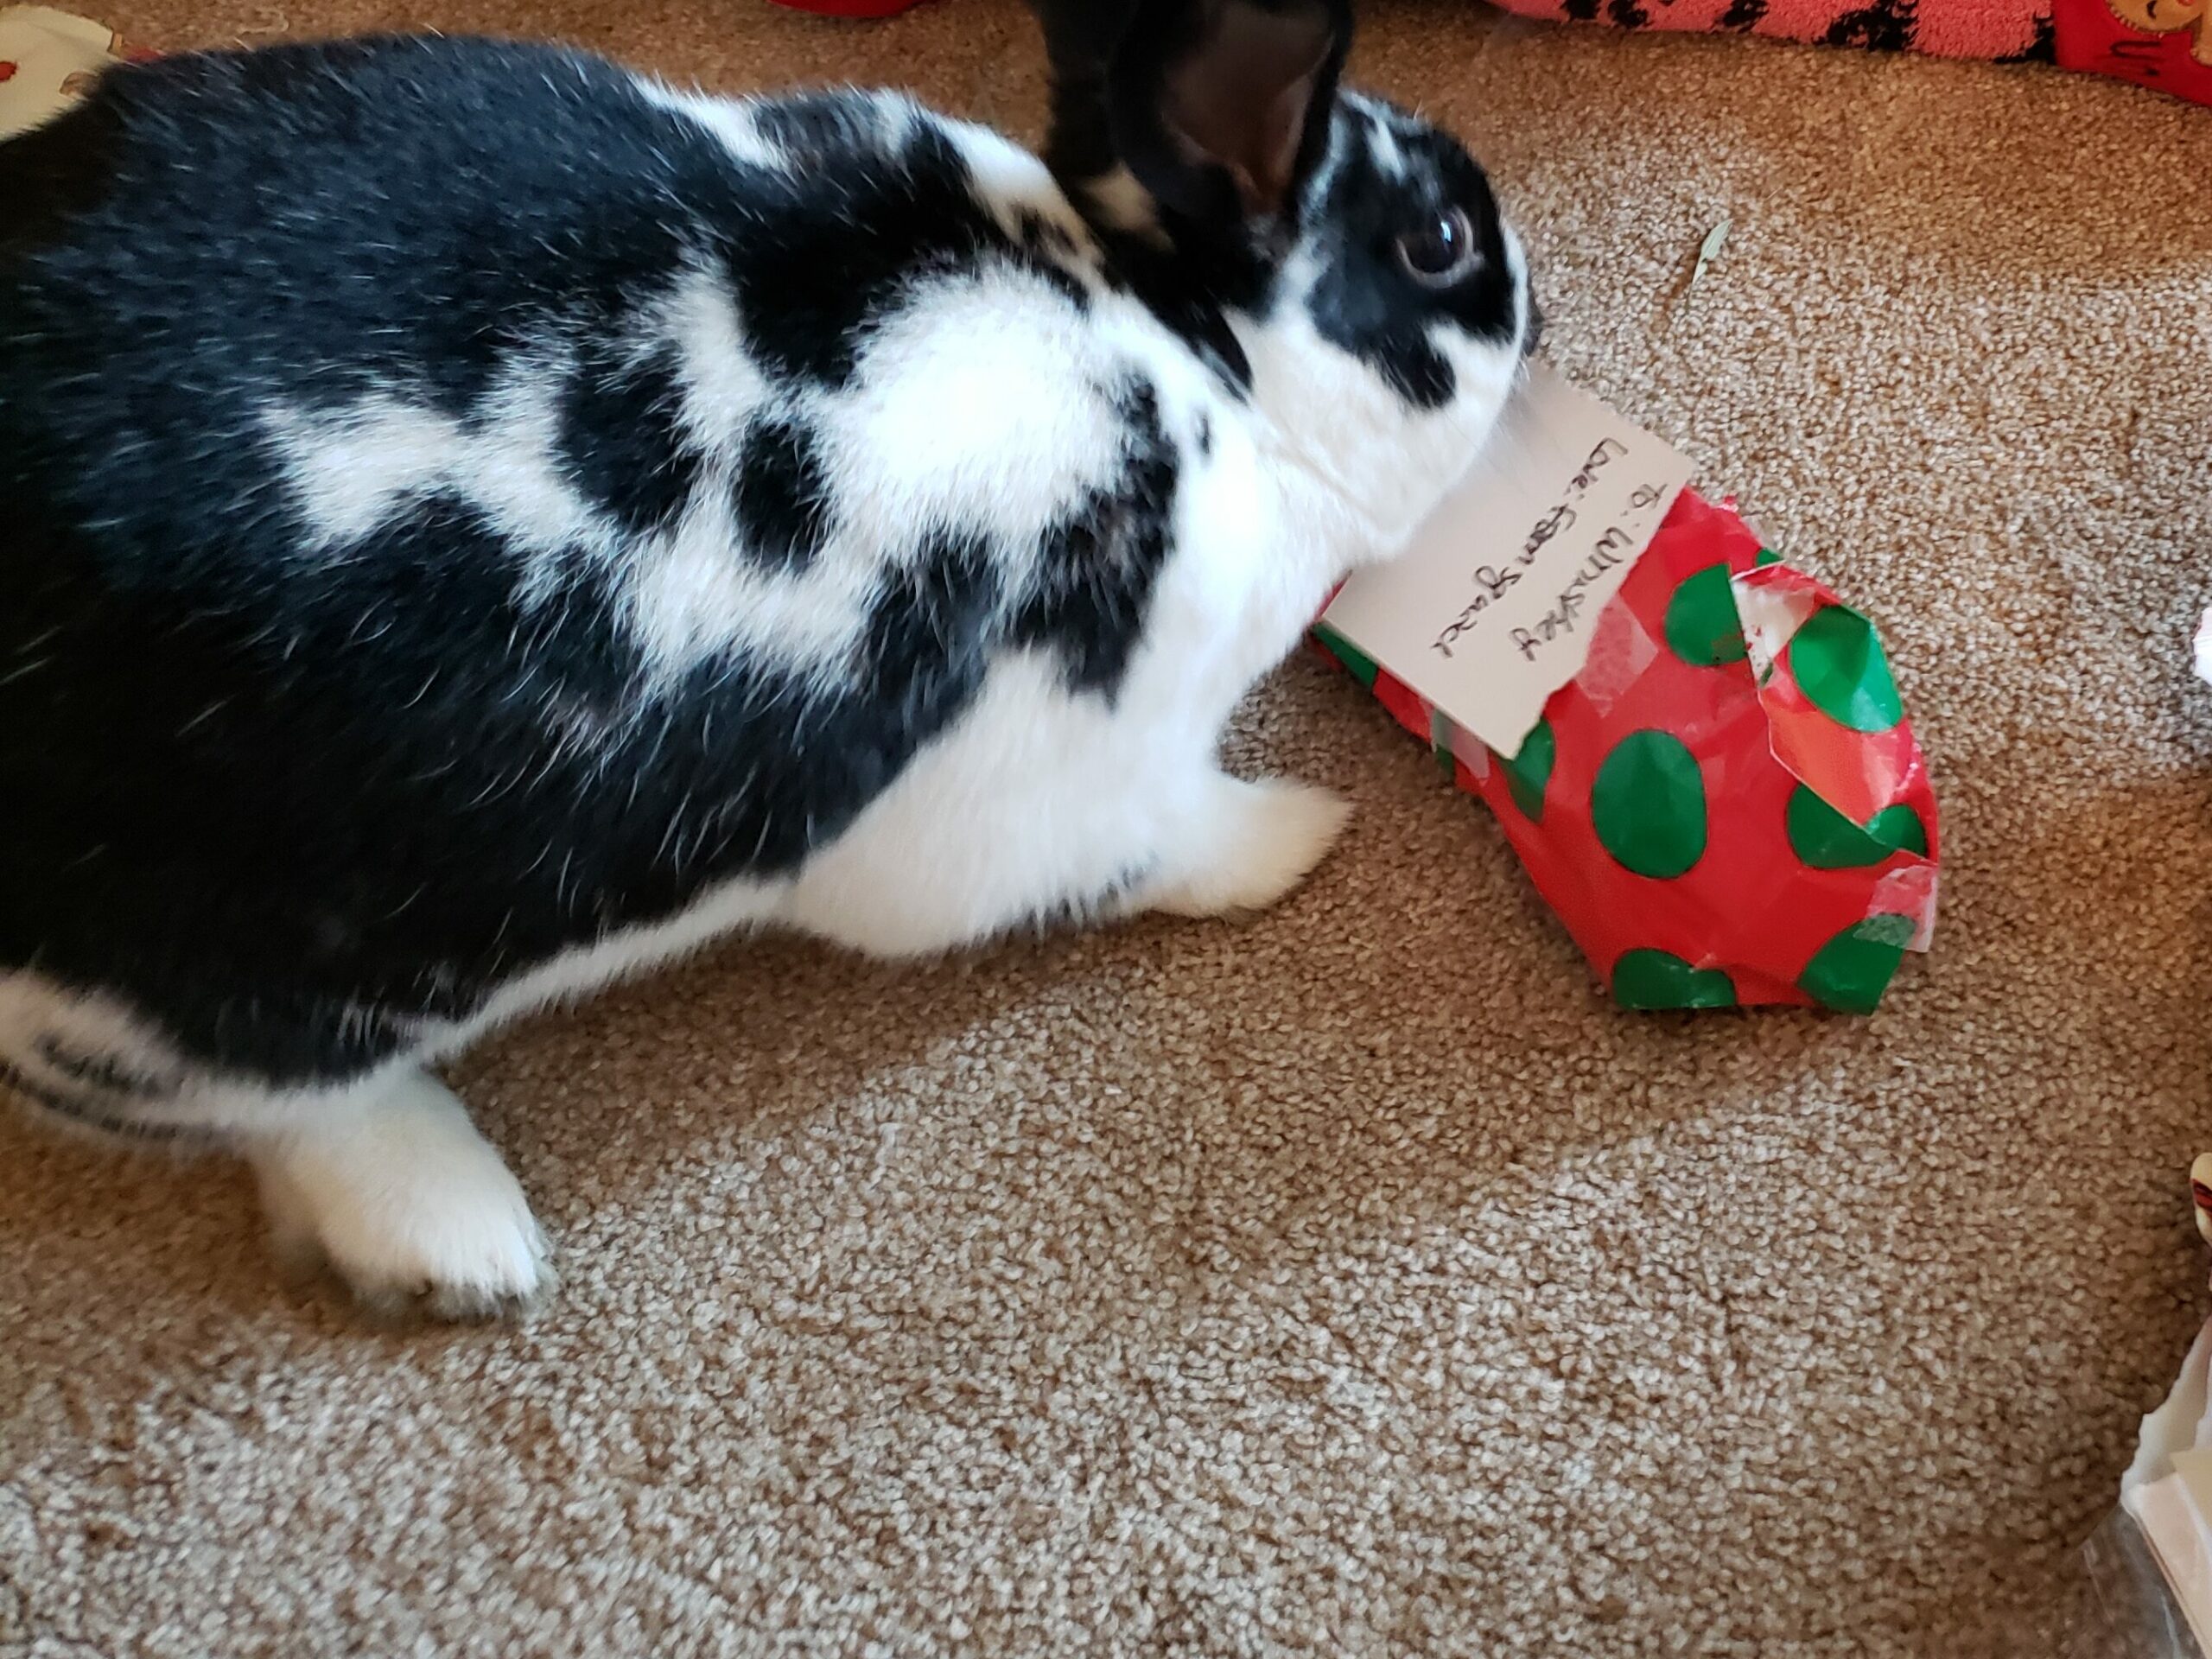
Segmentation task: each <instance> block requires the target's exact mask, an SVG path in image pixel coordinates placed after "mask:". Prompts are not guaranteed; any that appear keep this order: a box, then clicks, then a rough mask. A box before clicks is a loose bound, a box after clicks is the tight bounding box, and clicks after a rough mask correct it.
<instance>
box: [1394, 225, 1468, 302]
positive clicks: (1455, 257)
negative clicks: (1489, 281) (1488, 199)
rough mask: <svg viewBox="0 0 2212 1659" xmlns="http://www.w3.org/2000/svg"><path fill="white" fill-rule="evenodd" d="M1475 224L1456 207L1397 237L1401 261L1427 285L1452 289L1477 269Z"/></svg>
mask: <svg viewBox="0 0 2212 1659" xmlns="http://www.w3.org/2000/svg"><path fill="white" fill-rule="evenodd" d="M1477 255H1478V249H1477V248H1476V246H1475V227H1474V226H1471V225H1470V224H1469V223H1468V222H1467V216H1466V214H1465V213H1461V212H1460V211H1459V209H1458V208H1457V207H1453V208H1451V209H1449V210H1448V211H1446V212H1444V213H1439V214H1437V215H1436V216H1435V217H1434V218H1433V219H1430V220H1429V221H1428V223H1427V224H1426V225H1424V226H1421V229H1419V230H1417V231H1408V232H1406V234H1405V235H1403V236H1402V237H1400V238H1398V263H1399V264H1402V265H1403V266H1404V267H1405V268H1406V274H1407V275H1408V276H1409V277H1412V278H1413V279H1414V281H1415V282H1417V283H1421V285H1422V286H1423V287H1424V288H1449V287H1451V286H1452V283H1456V282H1458V281H1459V279H1460V278H1461V277H1465V275H1466V274H1467V273H1468V271H1469V270H1472V269H1473V268H1474V264H1475V259H1476V257H1477Z"/></svg>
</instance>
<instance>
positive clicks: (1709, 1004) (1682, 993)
mask: <svg viewBox="0 0 2212 1659" xmlns="http://www.w3.org/2000/svg"><path fill="white" fill-rule="evenodd" d="M1613 1001H1616V1002H1618V1004H1620V1006H1621V1007H1624V1008H1732V1007H1735V1006H1736V987H1735V985H1734V983H1733V982H1731V981H1730V979H1729V977H1728V976H1727V975H1726V974H1724V973H1722V972H1721V971H1720V969H1718V968H1693V967H1691V966H1690V965H1689V963H1687V962H1684V961H1683V960H1682V959H1681V957H1678V956H1675V955H1674V954H1673V953H1672V952H1671V951H1667V950H1624V951H1623V952H1622V953H1621V958H1620V960H1619V961H1618V962H1616V963H1614V964H1613Z"/></svg>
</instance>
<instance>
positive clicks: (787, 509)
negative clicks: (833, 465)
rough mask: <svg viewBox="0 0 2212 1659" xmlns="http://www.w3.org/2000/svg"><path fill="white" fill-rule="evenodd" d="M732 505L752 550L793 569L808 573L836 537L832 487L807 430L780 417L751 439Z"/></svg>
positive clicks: (756, 426) (765, 420)
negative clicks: (832, 529)
mask: <svg viewBox="0 0 2212 1659" xmlns="http://www.w3.org/2000/svg"><path fill="white" fill-rule="evenodd" d="M730 505H731V508H732V510H733V512H734V513H735V515H736V518H737V527H738V532H739V534H740V535H741V536H742V537H744V538H745V545H746V550H747V551H748V552H750V553H751V554H752V555H753V556H754V557H756V558H760V559H764V560H766V562H768V563H771V564H773V565H778V566H780V567H782V568H783V569H788V570H798V569H804V568H805V567H806V566H807V565H808V564H809V563H811V562H812V560H813V558H814V556H815V555H816V554H817V553H819V552H820V551H821V550H822V544H823V542H824V541H826V540H827V539H828V538H829V480H828V478H827V476H826V475H825V474H824V473H823V467H822V457H821V455H820V454H819V452H818V451H817V448H816V446H815V440H814V434H813V433H812V432H811V431H810V430H809V429H807V428H805V427H804V426H799V425H796V424H794V423H791V422H790V421H787V420H783V419H779V418H774V417H762V418H760V419H759V420H756V421H754V422H753V424H752V426H751V427H750V428H749V429H747V432H746V435H745V448H744V452H743V454H741V456H740V457H739V460H738V465H737V474H736V476H735V477H734V479H732V480H731V483H730Z"/></svg>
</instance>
